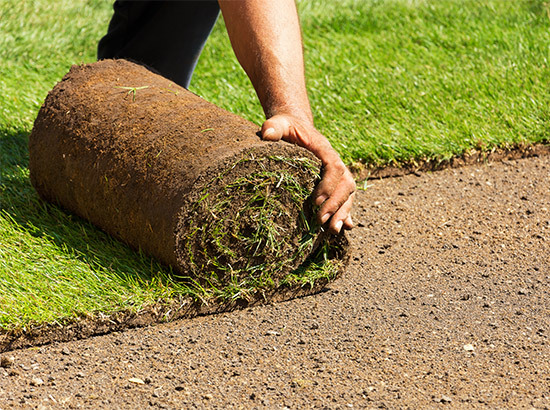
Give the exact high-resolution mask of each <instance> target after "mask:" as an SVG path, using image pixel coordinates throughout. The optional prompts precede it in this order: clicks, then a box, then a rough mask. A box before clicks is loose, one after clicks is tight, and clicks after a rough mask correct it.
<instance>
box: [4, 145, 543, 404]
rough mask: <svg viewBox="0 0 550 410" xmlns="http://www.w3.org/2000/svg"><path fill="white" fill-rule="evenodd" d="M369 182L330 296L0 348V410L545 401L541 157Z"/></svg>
mask: <svg viewBox="0 0 550 410" xmlns="http://www.w3.org/2000/svg"><path fill="white" fill-rule="evenodd" d="M371 184H372V186H370V187H369V188H368V190H367V191H366V192H363V191H361V192H359V193H358V195H357V204H356V208H355V214H354V220H355V221H356V223H357V224H358V227H357V228H356V229H355V230H354V231H353V233H352V235H350V239H351V247H352V252H353V255H354V258H353V260H352V262H351V264H350V266H349V267H348V269H347V272H346V273H345V274H344V275H343V277H341V278H340V279H339V280H337V281H336V282H333V283H331V284H330V285H329V289H328V290H327V291H326V292H323V293H320V294H317V295H314V296H308V297H304V298H299V299H294V300H292V301H288V302H284V303H279V304H273V305H267V306H260V307H255V308H251V309H246V310H240V311H234V312H230V313H224V314H219V315H212V316H204V317H198V318H194V319H188V320H181V321H176V322H173V323H170V324H164V325H158V326H155V327H150V328H145V329H135V330H129V331H126V332H117V333H112V334H109V335H106V336H101V337H95V338H91V339H87V340H81V341H75V342H69V343H58V344H52V345H48V346H44V347H40V348H34V349H28V350H16V351H13V352H10V353H5V354H3V356H4V357H5V358H9V357H10V356H13V357H14V364H13V365H11V366H10V367H8V368H0V407H1V408H12V407H14V408H17V407H21V408H28V407H37V406H38V405H43V406H46V408H48V406H52V408H63V407H77V406H82V407H86V408H144V407H147V406H150V407H165V408H176V407H184V408H185V407H191V406H192V405H193V404H194V405H196V406H197V407H217V408H228V407H234V408H238V407H244V408H252V407H269V408H283V407H285V406H287V407H290V408H302V407H328V408H348V406H351V405H353V406H354V407H389V408H396V407H403V408H407V407H409V408H422V407H426V406H429V407H439V406H441V407H442V406H444V405H447V406H451V407H466V406H467V407H484V406H485V407H490V408H495V407H501V408H518V407H526V408H531V407H535V408H548V407H550V393H549V390H548V385H550V340H549V334H550V284H549V283H550V257H549V256H548V255H550V195H549V192H550V157H548V156H545V157H540V158H531V159H524V160H517V161H516V160H514V161H505V162H503V163H498V164H493V165H487V166H475V167H467V168H460V169H447V170H444V171H441V172H438V173H434V174H430V173H427V174H420V175H418V176H417V175H409V176H405V177H400V178H393V179H384V180H377V181H372V182H371ZM5 362H9V360H7V361H6V360H5ZM131 378H138V379H140V380H134V381H130V379H131ZM140 381H143V384H141V383H140ZM33 384H34V386H33Z"/></svg>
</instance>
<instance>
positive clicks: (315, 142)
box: [219, 0, 355, 233]
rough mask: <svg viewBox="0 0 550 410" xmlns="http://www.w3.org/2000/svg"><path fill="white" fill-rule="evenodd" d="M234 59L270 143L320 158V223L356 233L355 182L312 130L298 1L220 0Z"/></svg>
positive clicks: (316, 197)
mask: <svg viewBox="0 0 550 410" xmlns="http://www.w3.org/2000/svg"><path fill="white" fill-rule="evenodd" d="M219 3H220V8H221V10H222V13H223V17H224V20H225V24H226V27H227V32H228V33H229V38H230V40H231V45H232V46H233V50H234V51H235V55H236V56H237V59H238V60H239V63H240V64H241V65H242V67H243V68H244V70H245V71H246V74H247V75H248V77H249V78H250V80H251V81H252V85H253V86H254V88H255V90H256V93H257V94H258V98H259V99H260V103H261V104H262V107H263V108H264V112H265V115H266V118H267V120H266V121H265V123H264V124H263V126H262V137H263V139H265V140H271V141H277V140H280V139H283V140H285V141H288V142H290V143H294V144H297V145H300V146H302V147H304V148H306V149H308V150H310V151H311V152H312V153H313V154H315V155H316V156H317V157H318V158H319V159H320V160H321V161H322V163H323V178H322V181H321V182H320V183H319V185H318V187H317V189H316V192H315V203H316V204H317V205H320V206H321V208H320V210H319V221H320V222H321V223H322V224H324V223H326V222H327V221H328V220H329V219H330V222H329V229H330V231H332V232H333V233H337V232H339V231H340V230H341V229H342V227H343V228H345V229H351V228H352V227H353V222H352V220H351V216H350V211H351V207H352V203H353V197H354V192H355V182H354V180H353V177H352V175H351V173H350V172H349V170H348V169H347V168H346V166H345V165H344V163H343V162H342V160H341V159H340V156H339V155H338V153H337V152H336V151H335V150H334V149H333V148H332V146H331V145H330V143H329V141H328V140H327V139H326V137H324V136H323V135H322V134H321V133H320V132H319V131H317V130H316V129H315V126H314V124H313V115H312V113H311V108H310V105H309V99H308V96H307V91H306V85H305V77H304V59H303V52H302V38H301V32H300V24H299V20H298V14H297V12H296V5H295V3H294V0H276V1H274V0H219Z"/></svg>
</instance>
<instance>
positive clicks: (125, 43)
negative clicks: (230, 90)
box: [97, 0, 220, 88]
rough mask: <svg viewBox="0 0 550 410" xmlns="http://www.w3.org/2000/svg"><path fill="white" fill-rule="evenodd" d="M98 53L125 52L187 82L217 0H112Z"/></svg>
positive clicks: (120, 54)
mask: <svg viewBox="0 0 550 410" xmlns="http://www.w3.org/2000/svg"><path fill="white" fill-rule="evenodd" d="M113 9H114V14H113V17H112V19H111V22H110V23H109V29H108V31H107V34H106V35H105V36H104V37H103V38H102V39H101V40H100V42H99V45H98V53H97V55H98V59H103V58H127V59H131V60H134V61H137V62H140V63H143V64H146V65H148V66H150V67H152V68H154V69H155V70H157V71H158V72H159V73H160V74H162V75H163V76H165V77H167V78H169V79H170V80H172V81H174V82H175V83H177V84H179V85H181V86H183V87H186V88H187V87H188V86H189V82H190V81H191V76H192V75H193V70H194V69H195V66H196V65H197V61H198V59H199V56H200V53H201V51H202V49H203V47H204V44H205V42H206V39H207V38H208V36H209V35H210V32H211V31H212V28H213V26H214V23H215V22H216V19H217V17H218V14H219V11H220V9H219V5H218V2H217V0H197V1H188V0H180V1H170V0H169V1H156V0H138V1H132V0H117V1H115V3H114V5H113Z"/></svg>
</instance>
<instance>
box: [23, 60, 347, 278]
mask: <svg viewBox="0 0 550 410" xmlns="http://www.w3.org/2000/svg"><path fill="white" fill-rule="evenodd" d="M257 131H258V127H257V126H256V125H254V124H252V123H250V122H248V121H246V120H244V119H243V118H241V117H239V116H237V115H235V114H232V113H229V112H227V111H225V110H223V109H221V108H219V107H217V106H215V105H213V104H211V103H209V102H207V101H205V100H203V99H201V98H200V97H198V96H196V95H195V94H193V93H191V92H189V91H187V90H185V89H184V88H182V87H179V86H177V85H175V84H173V83H171V82H170V81H169V80H167V79H165V78H163V77H161V76H159V75H157V74H155V73H153V72H151V71H149V70H148V69H146V68H145V67H143V66H140V65H137V64H134V63H131V62H129V61H125V60H103V61H100V62H97V63H93V64H87V65H82V66H73V67H72V68H71V70H70V71H69V73H68V74H67V75H65V77H64V78H63V79H62V81H60V82H59V83H58V84H57V85H56V86H55V87H54V89H53V90H52V91H51V92H50V93H49V94H48V96H47V98H46V101H45V102H44V104H43V106H42V108H41V109H40V112H39V114H38V117H37V119H36V121H35V124H34V128H33V130H32V133H31V135H30V139H29V154H30V164H29V168H30V177H31V181H32V183H33V185H34V187H35V188H36V190H37V191H38V193H39V194H40V196H41V197H42V198H44V199H45V200H47V201H51V202H54V203H56V204H59V205H61V206H62V207H64V208H66V209H68V210H70V211H72V212H74V213H75V214H77V215H79V216H81V217H83V218H85V219H88V220H89V221H91V222H92V223H93V224H95V225H97V226H98V227H100V228H101V229H103V230H104V231H106V232H108V233H109V234H111V235H113V236H115V237H117V238H119V239H121V240H122V241H124V242H126V243H127V244H129V245H130V246H132V247H134V248H136V249H137V248H140V249H142V250H143V251H144V252H146V253H148V254H150V255H152V256H154V257H156V258H158V259H159V260H160V261H162V262H163V263H165V264H167V265H171V266H172V267H173V268H174V271H175V272H176V273H177V274H178V275H179V276H183V277H189V278H191V279H192V280H195V281H197V282H198V283H200V284H201V285H207V286H213V287H216V288H223V287H227V286H237V287H238V286H250V287H252V288H258V289H262V288H274V287H277V286H281V285H284V284H288V285H293V284H295V285H297V284H302V285H303V284H304V283H306V282H307V283H310V284H312V285H313V286H324V285H325V284H326V283H327V281H328V280H330V279H331V278H334V277H335V276H336V275H337V273H338V272H340V271H342V269H343V265H344V264H345V263H344V261H345V260H347V256H346V255H347V248H348V245H347V240H346V238H345V237H344V235H339V236H329V235H327V234H325V233H322V230H320V229H319V227H318V226H317V225H316V224H315V222H314V220H315V218H314V212H313V211H312V209H311V205H310V200H309V196H310V194H311V192H312V190H313V188H314V186H315V184H316V183H317V182H318V180H319V162H318V160H317V159H316V158H315V157H314V156H312V155H311V153H309V152H308V151H306V150H304V149H302V148H300V147H297V146H294V145H291V144H287V143H284V142H279V143H272V142H264V141H262V140H261V139H260V138H259V137H258V135H257ZM304 262H305V263H304ZM310 265H311V266H310ZM312 266H313V267H312ZM308 269H309V270H310V271H312V272H313V273H312V272H307V271H308ZM300 275H305V276H304V277H300ZM308 275H309V276H308Z"/></svg>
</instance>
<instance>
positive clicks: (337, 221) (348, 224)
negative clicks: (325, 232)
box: [328, 193, 355, 234]
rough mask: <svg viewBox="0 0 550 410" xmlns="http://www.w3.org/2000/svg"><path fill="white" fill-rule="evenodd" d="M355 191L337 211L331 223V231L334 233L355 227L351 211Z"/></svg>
mask: <svg viewBox="0 0 550 410" xmlns="http://www.w3.org/2000/svg"><path fill="white" fill-rule="evenodd" d="M354 196H355V193H353V194H351V195H350V196H349V198H348V199H347V200H346V202H344V204H343V205H342V206H341V207H340V208H339V209H338V210H337V211H336V213H335V214H334V215H332V218H331V220H330V223H329V226H328V228H329V231H330V232H331V233H333V234H338V233H340V231H341V230H342V228H344V229H351V228H353V222H352V220H351V216H350V214H349V213H350V211H351V207H352V205H353V198H354Z"/></svg>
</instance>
